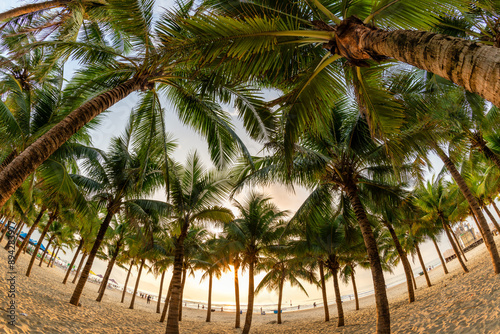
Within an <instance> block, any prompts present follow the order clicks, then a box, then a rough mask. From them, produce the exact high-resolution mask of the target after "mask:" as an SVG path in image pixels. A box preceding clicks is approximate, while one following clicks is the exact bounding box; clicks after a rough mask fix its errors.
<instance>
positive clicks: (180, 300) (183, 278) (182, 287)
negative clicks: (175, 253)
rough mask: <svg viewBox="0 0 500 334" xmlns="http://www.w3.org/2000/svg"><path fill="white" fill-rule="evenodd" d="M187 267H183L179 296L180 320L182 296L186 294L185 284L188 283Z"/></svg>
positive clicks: (180, 315)
mask: <svg viewBox="0 0 500 334" xmlns="http://www.w3.org/2000/svg"><path fill="white" fill-rule="evenodd" d="M186 276H187V268H186V266H184V269H182V283H181V297H180V298H179V321H182V298H183V296H184V286H185V285H186Z"/></svg>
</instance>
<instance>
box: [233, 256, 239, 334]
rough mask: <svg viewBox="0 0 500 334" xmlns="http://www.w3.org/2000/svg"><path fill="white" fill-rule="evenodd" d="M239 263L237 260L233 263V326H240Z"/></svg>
mask: <svg viewBox="0 0 500 334" xmlns="http://www.w3.org/2000/svg"><path fill="white" fill-rule="evenodd" d="M238 269H239V265H238V263H237V262H235V264H234V298H235V299H236V320H235V322H234V328H240V283H239V280H238Z"/></svg>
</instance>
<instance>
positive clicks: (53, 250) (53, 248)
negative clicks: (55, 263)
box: [47, 243, 57, 268]
mask: <svg viewBox="0 0 500 334" xmlns="http://www.w3.org/2000/svg"><path fill="white" fill-rule="evenodd" d="M56 250H57V244H56V243H54V246H53V247H52V254H51V256H50V258H49V261H48V262H47V268H48V267H50V264H51V263H52V259H53V258H54V255H55V254H56Z"/></svg>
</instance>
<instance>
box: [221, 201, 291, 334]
mask: <svg viewBox="0 0 500 334" xmlns="http://www.w3.org/2000/svg"><path fill="white" fill-rule="evenodd" d="M235 206H236V207H237V208H238V210H239V211H240V215H239V217H238V218H236V219H235V220H234V221H233V222H231V223H230V224H228V225H227V226H226V228H227V234H228V236H229V238H230V239H235V240H237V241H238V242H239V243H241V244H242V246H243V247H242V248H244V250H243V251H242V256H243V265H244V266H247V267H248V275H249V283H248V306H247V312H246V317H245V325H244V327H243V331H242V333H243V334H248V333H249V332H250V326H251V324H252V315H253V303H254V297H255V283H254V277H255V273H256V272H255V269H256V265H257V264H258V262H259V256H260V254H261V252H262V251H263V250H264V249H265V248H266V247H268V246H270V245H271V244H272V243H273V242H274V241H275V240H277V239H278V238H279V237H280V236H281V234H282V230H281V229H280V227H281V225H282V223H281V221H280V219H282V218H283V217H284V216H285V215H286V214H287V212H286V211H280V210H279V209H278V208H277V207H276V206H275V205H274V204H273V203H272V202H271V199H270V198H269V197H266V196H264V195H262V194H258V193H255V192H252V193H250V194H249V195H248V197H247V198H246V199H245V201H244V202H242V203H240V202H238V201H235Z"/></svg>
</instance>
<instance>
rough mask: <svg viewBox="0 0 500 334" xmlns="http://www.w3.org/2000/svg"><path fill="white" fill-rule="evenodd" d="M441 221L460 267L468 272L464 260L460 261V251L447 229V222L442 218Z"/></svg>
mask: <svg viewBox="0 0 500 334" xmlns="http://www.w3.org/2000/svg"><path fill="white" fill-rule="evenodd" d="M441 221H442V223H443V228H444V231H445V232H446V236H447V237H448V240H449V241H450V244H451V247H452V248H453V251H454V252H455V255H456V256H457V259H458V261H459V262H460V266H462V269H463V271H464V272H466V273H468V272H469V269H467V267H466V266H465V263H464V261H462V257H461V256H460V251H459V250H458V248H457V245H456V244H455V241H453V237H452V236H451V234H450V231H449V228H450V227H449V226H448V224H446V223H445V222H444V220H443V218H441Z"/></svg>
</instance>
